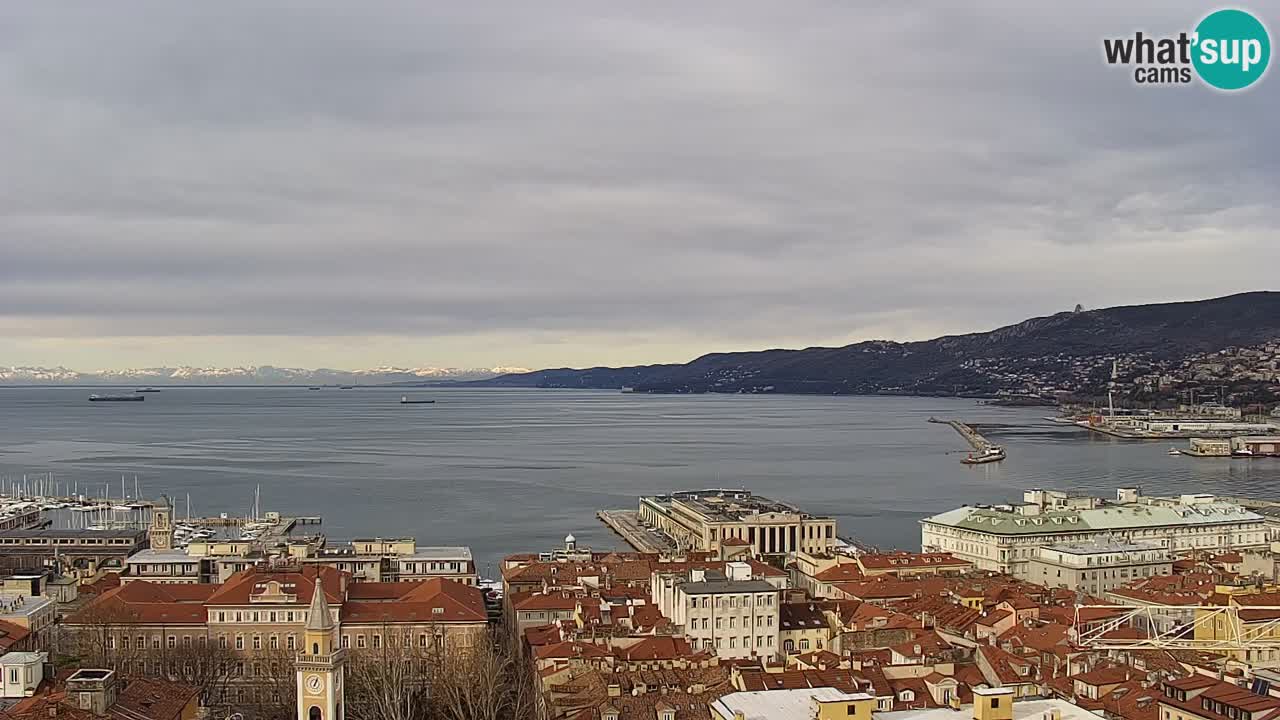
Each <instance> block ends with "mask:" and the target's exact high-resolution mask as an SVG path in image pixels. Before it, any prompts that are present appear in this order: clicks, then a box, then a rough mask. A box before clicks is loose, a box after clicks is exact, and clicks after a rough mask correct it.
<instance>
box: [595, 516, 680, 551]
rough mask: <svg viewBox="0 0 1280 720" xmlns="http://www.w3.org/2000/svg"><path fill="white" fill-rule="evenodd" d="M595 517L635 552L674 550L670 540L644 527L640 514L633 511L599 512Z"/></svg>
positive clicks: (673, 544) (674, 546) (674, 545)
mask: <svg viewBox="0 0 1280 720" xmlns="http://www.w3.org/2000/svg"><path fill="white" fill-rule="evenodd" d="M596 517H598V518H600V522H603V523H604V524H605V525H608V526H609V528H610V529H612V530H613V531H614V532H616V533H618V535H619V536H621V537H622V539H623V540H626V541H627V544H628V545H630V546H631V547H633V548H635V549H636V551H637V552H642V553H666V552H671V551H673V550H675V549H676V544H675V543H674V542H672V541H671V538H669V537H667V536H666V535H663V534H662V533H660V532H658V531H657V530H650V529H649V528H647V527H645V526H644V525H643V524H642V523H641V522H640V513H638V512H636V511H635V510H601V511H600V512H598V513H596Z"/></svg>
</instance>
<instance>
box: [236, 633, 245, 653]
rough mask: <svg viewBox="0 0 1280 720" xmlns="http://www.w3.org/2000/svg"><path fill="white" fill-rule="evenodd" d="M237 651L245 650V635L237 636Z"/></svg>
mask: <svg viewBox="0 0 1280 720" xmlns="http://www.w3.org/2000/svg"><path fill="white" fill-rule="evenodd" d="M236 649H237V650H243V649H244V636H243V635H237V636H236Z"/></svg>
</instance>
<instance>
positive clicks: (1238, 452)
mask: <svg viewBox="0 0 1280 720" xmlns="http://www.w3.org/2000/svg"><path fill="white" fill-rule="evenodd" d="M1231 457H1244V458H1247V457H1253V451H1252V450H1250V449H1249V448H1247V447H1242V448H1236V449H1235V450H1232V451H1231Z"/></svg>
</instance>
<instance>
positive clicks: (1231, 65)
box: [1191, 10, 1271, 90]
mask: <svg viewBox="0 0 1280 720" xmlns="http://www.w3.org/2000/svg"><path fill="white" fill-rule="evenodd" d="M1193 42H1194V43H1195V50H1194V51H1193V54H1192V58H1191V62H1192V64H1193V65H1195V67H1196V72H1197V73H1198V74H1199V75H1200V79H1201V80H1204V81H1205V82H1206V83H1208V84H1209V85H1211V86H1213V87H1215V88H1218V89H1219V90H1241V89H1244V88H1247V87H1249V86H1250V85H1252V84H1254V83H1255V82H1257V81H1258V79H1259V78H1261V77H1262V75H1263V73H1265V72H1266V71H1267V63H1268V62H1269V61H1270V60H1271V37H1270V36H1269V35H1268V34H1267V28H1266V27H1265V26H1264V25H1263V24H1262V22H1261V21H1260V20H1258V18H1256V17H1254V16H1253V15H1250V14H1249V13H1247V12H1245V11H1243V10H1218V11H1216V12H1213V13H1210V14H1209V15H1207V16H1205V19H1203V20H1201V21H1200V24H1199V25H1197V26H1196V37H1195V40H1194V41H1193Z"/></svg>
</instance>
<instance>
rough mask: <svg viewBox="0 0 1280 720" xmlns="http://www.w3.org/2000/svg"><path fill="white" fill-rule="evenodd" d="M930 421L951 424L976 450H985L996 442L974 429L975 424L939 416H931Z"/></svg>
mask: <svg viewBox="0 0 1280 720" xmlns="http://www.w3.org/2000/svg"><path fill="white" fill-rule="evenodd" d="M929 422H931V423H940V424H944V425H950V426H951V427H952V428H955V431H956V432H958V433H960V437H962V438H964V440H965V442H967V443H969V445H970V446H971V447H972V448H973V449H974V450H978V451H983V450H986V449H987V448H990V447H994V446H995V443H993V442H991V441H990V440H988V439H986V438H985V437H983V436H982V433H980V432H978V431H977V430H975V429H973V426H971V425H966V424H965V423H962V422H960V421H959V420H939V419H938V418H934V417H931V418H929Z"/></svg>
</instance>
